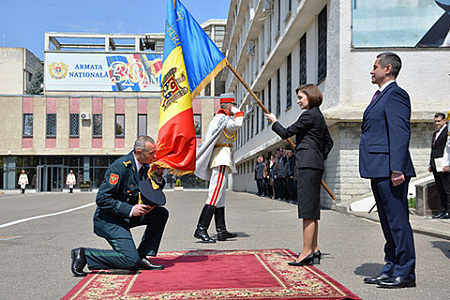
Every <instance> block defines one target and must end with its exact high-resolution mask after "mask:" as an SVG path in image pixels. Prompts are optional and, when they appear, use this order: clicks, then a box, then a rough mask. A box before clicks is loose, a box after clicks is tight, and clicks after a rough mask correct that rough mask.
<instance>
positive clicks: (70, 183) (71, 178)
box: [66, 173, 77, 189]
mask: <svg viewBox="0 0 450 300" xmlns="http://www.w3.org/2000/svg"><path fill="white" fill-rule="evenodd" d="M76 183H77V180H76V178H75V174H73V173H72V174H70V173H69V174H68V175H67V180H66V184H67V185H68V186H69V188H71V189H73V186H74V185H75V184H76Z"/></svg>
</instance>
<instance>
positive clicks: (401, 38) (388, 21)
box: [352, 0, 450, 48]
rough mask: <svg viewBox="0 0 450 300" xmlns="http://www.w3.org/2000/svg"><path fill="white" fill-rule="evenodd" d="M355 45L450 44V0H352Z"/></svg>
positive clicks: (423, 45) (417, 45) (404, 45)
mask: <svg viewBox="0 0 450 300" xmlns="http://www.w3.org/2000/svg"><path fill="white" fill-rule="evenodd" d="M352 6H353V7H352V9H353V14H352V17H353V22H352V31H353V46H354V47H356V48H358V47H368V48H370V47H420V48H424V47H450V1H449V0H408V1H405V0H378V1H373V0H353V5H352Z"/></svg>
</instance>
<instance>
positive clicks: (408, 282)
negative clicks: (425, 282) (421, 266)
mask: <svg viewBox="0 0 450 300" xmlns="http://www.w3.org/2000/svg"><path fill="white" fill-rule="evenodd" d="M377 284H378V286H379V287H383V288H397V289H400V288H405V287H415V286H416V281H415V280H412V279H404V278H401V277H391V278H389V279H385V280H381V281H380V282H378V283H377Z"/></svg>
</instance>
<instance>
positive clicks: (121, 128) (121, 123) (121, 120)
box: [115, 115, 125, 137]
mask: <svg viewBox="0 0 450 300" xmlns="http://www.w3.org/2000/svg"><path fill="white" fill-rule="evenodd" d="M115 132H116V137H125V115H116V128H115Z"/></svg>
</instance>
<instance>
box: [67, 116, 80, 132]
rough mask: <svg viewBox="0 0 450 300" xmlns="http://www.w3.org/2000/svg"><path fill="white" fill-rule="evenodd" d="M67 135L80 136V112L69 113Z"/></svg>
mask: <svg viewBox="0 0 450 300" xmlns="http://www.w3.org/2000/svg"><path fill="white" fill-rule="evenodd" d="M69 119H70V120H69V122H70V125H69V136H70V137H79V136H80V114H70V115H69Z"/></svg>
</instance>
